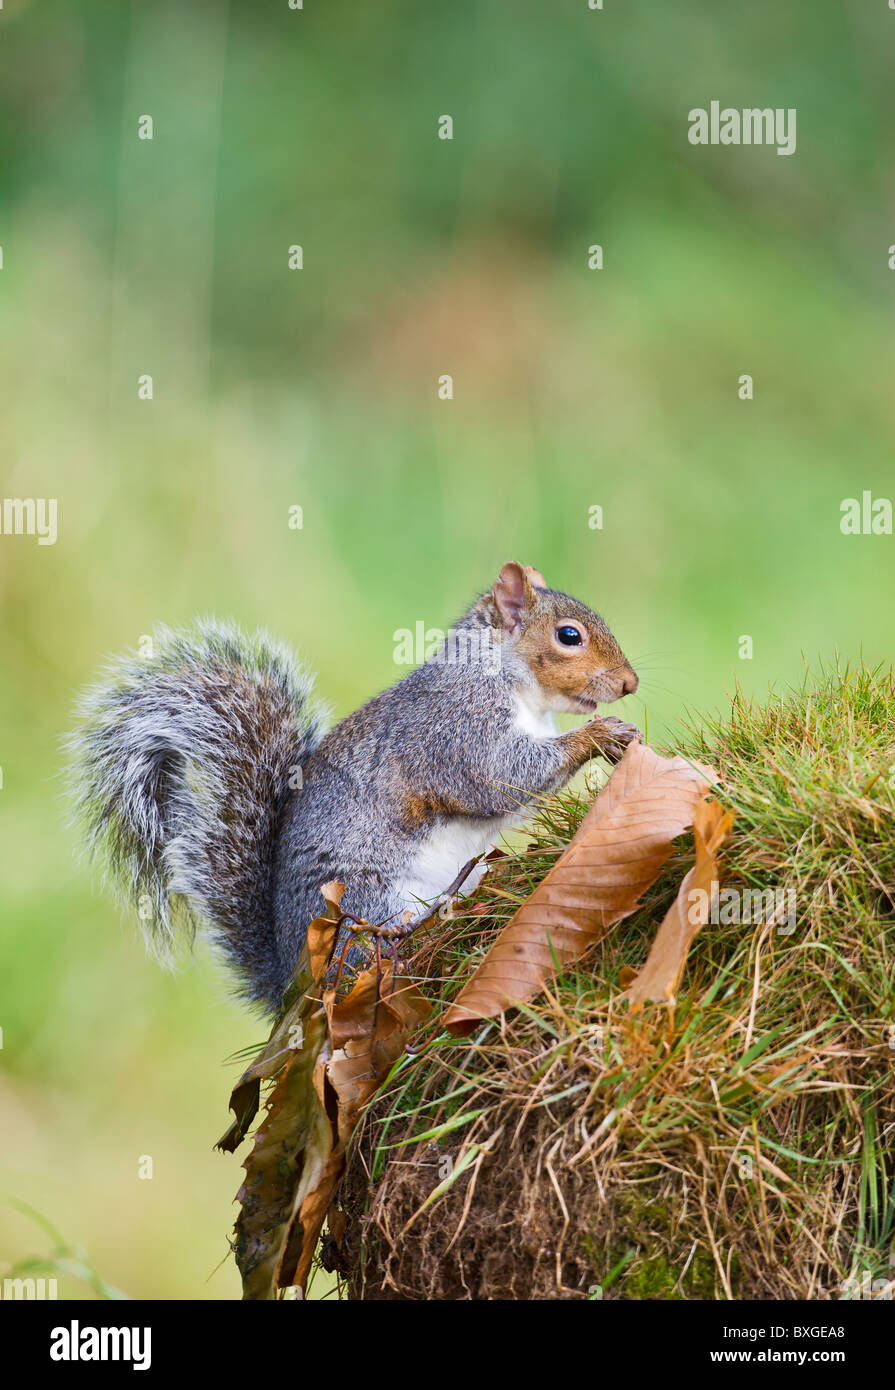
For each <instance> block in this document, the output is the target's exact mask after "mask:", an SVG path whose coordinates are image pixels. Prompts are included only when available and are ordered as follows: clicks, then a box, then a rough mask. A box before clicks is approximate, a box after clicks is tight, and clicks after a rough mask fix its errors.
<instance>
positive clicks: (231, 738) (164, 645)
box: [69, 619, 324, 1005]
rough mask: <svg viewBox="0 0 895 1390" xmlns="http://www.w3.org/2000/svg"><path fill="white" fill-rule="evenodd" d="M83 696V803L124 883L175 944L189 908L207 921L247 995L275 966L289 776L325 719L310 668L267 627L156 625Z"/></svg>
mask: <svg viewBox="0 0 895 1390" xmlns="http://www.w3.org/2000/svg"><path fill="white" fill-rule="evenodd" d="M153 647H154V655H153V656H152V657H150V658H141V657H139V656H130V657H127V658H125V659H123V660H121V661H118V662H115V663H114V664H113V665H111V666H110V668H109V670H108V672H107V674H106V677H105V679H104V680H103V681H102V682H101V683H100V684H98V685H97V686H95V687H94V688H93V689H91V690H88V691H87V692H86V693H85V694H84V695H83V696H82V697H81V699H80V701H79V704H78V714H79V727H78V729H77V731H76V733H75V734H74V735H73V736H72V737H71V739H70V740H69V749H70V753H71V778H70V780H71V784H72V789H73V798H74V802H75V808H76V811H77V812H78V814H79V818H80V819H81V821H82V822H83V824H84V826H85V829H86V832H87V837H88V844H89V848H90V849H91V850H92V851H93V853H94V854H95V855H96V856H97V857H98V858H99V859H100V861H101V862H103V863H104V864H105V866H106V867H107V869H108V870H109V873H110V877H111V878H112V879H113V880H114V882H115V884H116V886H117V888H118V889H119V891H120V893H121V895H122V897H123V898H124V899H125V900H127V901H128V902H130V903H132V904H134V905H137V906H138V907H139V906H141V905H142V904H146V905H147V906H148V911H149V916H148V918H147V917H146V916H145V909H144V912H142V913H141V917H143V920H144V926H145V930H146V934H147V938H148V939H149V943H150V944H151V945H152V946H154V947H155V948H156V950H157V951H159V952H160V953H161V954H162V955H168V954H169V953H170V947H171V944H172V942H173V940H174V937H175V928H176V926H177V924H178V919H180V922H181V925H184V926H186V928H187V930H188V932H189V933H190V934H192V933H193V932H194V931H195V928H196V926H197V925H198V924H199V923H200V922H202V923H205V924H207V925H208V926H209V927H210V934H211V937H212V940H213V941H214V942H215V944H216V945H219V946H220V947H221V948H222V950H223V952H224V953H225V955H226V956H227V957H228V958H229V960H230V962H231V963H232V964H233V965H234V966H235V968H236V972H237V975H238V976H239V978H240V982H241V986H242V993H243V994H244V995H245V997H247V998H248V999H250V1000H253V1001H257V1002H262V1003H264V1004H265V1005H267V1004H269V1003H270V981H271V979H272V978H277V979H278V978H279V976H280V965H279V956H278V953H277V950H276V942H275V941H274V940H273V939H272V937H271V932H270V915H269V902H270V891H271V883H270V877H271V866H272V864H273V857H274V847H275V843H276V837H277V833H278V828H279V820H280V816H281V813H282V810H283V806H284V804H285V802H286V800H287V798H288V796H289V794H290V786H289V779H290V776H292V775H293V773H294V772H295V770H296V769H297V768H299V767H300V766H301V764H302V763H303V762H304V760H305V759H306V758H307V757H308V755H309V754H310V753H311V752H312V750H313V749H314V748H315V746H316V745H317V743H318V742H319V740H320V738H321V737H322V734H323V730H324V723H323V717H322V711H321V709H320V707H319V705H318V704H317V703H316V702H315V701H314V700H313V698H312V695H311V690H312V685H313V682H312V680H311V679H310V677H308V676H307V675H306V674H304V673H303V672H302V671H300V670H299V669H298V668H297V667H296V666H295V663H294V661H293V660H292V658H291V656H290V655H289V653H288V652H287V650H286V649H285V647H283V646H281V645H280V644H279V643H277V642H275V641H273V640H272V639H271V638H269V637H268V636H267V635H266V634H264V633H259V634H257V635H256V636H255V637H253V638H252V639H248V638H247V637H246V636H245V635H244V634H243V633H241V632H240V631H239V629H238V628H236V627H234V626H232V625H229V624H225V623H218V622H216V621H215V620H214V619H208V620H206V621H204V622H201V623H199V624H198V625H197V627H196V629H195V631H193V632H190V633H187V632H171V631H169V630H167V629H165V628H160V629H159V630H158V631H157V632H156V633H155V634H154V637H153Z"/></svg>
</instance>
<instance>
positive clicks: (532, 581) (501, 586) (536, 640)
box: [491, 561, 638, 714]
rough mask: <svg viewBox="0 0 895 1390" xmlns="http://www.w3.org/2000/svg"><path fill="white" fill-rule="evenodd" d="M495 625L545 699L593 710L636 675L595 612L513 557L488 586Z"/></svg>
mask: <svg viewBox="0 0 895 1390" xmlns="http://www.w3.org/2000/svg"><path fill="white" fill-rule="evenodd" d="M491 598H492V600H493V604H494V614H495V619H496V622H497V625H498V626H499V627H501V628H502V629H503V631H504V632H505V633H506V635H507V636H508V637H509V638H510V639H511V640H512V642H513V650H514V652H515V654H516V655H518V656H520V657H521V658H522V659H523V660H524V661H525V663H526V665H527V666H528V667H529V669H530V671H531V672H532V674H533V676H534V677H535V679H536V681H537V683H538V685H539V686H540V688H541V691H542V693H543V695H544V702H545V705H546V706H547V707H548V708H550V709H554V710H564V711H566V712H568V713H572V714H593V713H594V712H595V711H596V707H597V704H598V703H600V704H611V702H612V701H613V700H618V699H620V698H621V697H622V696H623V695H630V694H633V692H634V691H635V690H636V689H637V685H638V681H637V676H636V675H635V674H634V671H633V670H632V668H631V665H630V663H629V662H628V660H627V658H626V657H625V655H624V653H623V651H622V649H621V647H620V646H619V645H618V643H617V642H616V640H615V638H614V637H613V635H612V633H611V632H610V631H609V628H608V627H607V626H606V624H605V623H604V621H603V619H602V618H601V617H600V616H599V614H597V613H594V612H593V611H592V610H591V609H590V608H588V607H587V605H586V604H583V603H580V602H579V601H578V599H575V598H570V597H569V595H568V594H563V593H559V592H558V591H557V590H554V589H548V588H547V585H546V583H545V581H544V579H543V576H542V575H541V574H540V573H539V572H538V570H535V569H532V568H531V567H530V566H523V565H518V564H516V563H515V562H514V561H511V562H510V563H509V564H506V565H504V567H503V569H502V570H501V571H500V574H499V575H498V577H497V582H496V583H495V585H494V588H493V590H492V591H491Z"/></svg>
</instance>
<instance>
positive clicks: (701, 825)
mask: <svg viewBox="0 0 895 1390" xmlns="http://www.w3.org/2000/svg"><path fill="white" fill-rule="evenodd" d="M733 819H734V815H733V811H725V810H724V809H723V807H722V806H721V805H719V803H718V802H717V801H706V802H703V803H702V804H701V805H700V806H697V808H696V813H695V815H694V817H693V837H694V840H695V843H696V863H695V864H694V865H693V868H692V869H691V870H690V871H689V873H688V874H686V876H685V877H684V880H683V882H682V883H681V886H680V888H679V889H678V894H677V897H676V898H675V900H674V902H673V903H672V904H671V907H670V908H669V909H668V912H667V913H666V914H665V919H664V921H663V922H662V925H661V926H660V928H659V930H658V931H657V933H656V936H655V939H654V941H653V944H652V946H651V947H650V952H649V955H648V956H647V958H646V964H645V965H644V967H643V969H642V970H641V971H640V974H639V975H638V976H637V978H636V979H635V980H634V982H633V984H631V985H630V987H629V989H628V999H629V1000H630V1001H631V1006H632V1008H634V1009H639V1008H641V1007H642V1005H643V1004H644V1003H645V1002H646V1001H647V1000H648V999H649V1000H653V1001H654V1002H657V1003H658V1002H665V1003H673V1001H674V995H675V992H676V990H677V987H678V985H679V984H680V979H681V975H682V974H683V971H684V964H685V962H686V959H687V952H688V951H689V949H690V943H691V942H692V940H693V938H694V936H695V935H696V933H697V932H698V931H699V929H700V927H704V926H705V924H706V922H707V921H708V916H709V910H710V904H711V892H712V885H713V884H716V883H717V882H718V860H717V858H716V856H717V852H718V849H719V847H720V846H721V844H722V843H723V842H724V840H725V839H726V838H727V836H728V834H729V832H730V827H731V825H732V824H733ZM691 895H692V896H691Z"/></svg>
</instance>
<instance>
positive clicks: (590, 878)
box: [444, 743, 717, 1034]
mask: <svg viewBox="0 0 895 1390" xmlns="http://www.w3.org/2000/svg"><path fill="white" fill-rule="evenodd" d="M716 780H717V774H716V773H715V771H714V769H713V768H710V767H704V766H701V765H699V764H692V763H689V762H687V761H686V760H685V759H684V758H663V757H661V756H660V755H659V754H658V753H654V752H653V751H652V749H650V748H647V747H646V746H645V745H643V744H640V743H632V744H630V745H629V747H628V748H627V750H626V751H625V754H624V757H623V758H622V760H621V762H620V763H619V764H618V766H617V767H616V769H615V771H614V772H613V774H612V776H611V777H610V779H609V781H608V782H607V783H606V786H605V787H604V788H603V790H602V791H601V792H600V795H599V796H598V797H597V799H596V801H595V802H594V804H593V806H592V807H591V808H590V810H589V811H588V813H587V815H586V816H585V817H584V819H583V821H582V822H581V825H580V826H579V828H578V831H577V832H576V834H575V836H574V838H573V839H572V841H571V843H570V844H569V847H568V849H567V850H566V852H565V853H564V854H563V856H562V857H561V858H560V859H559V860H558V861H557V863H556V864H555V865H554V866H553V868H552V869H551V870H550V872H549V873H548V874H547V876H546V877H545V878H544V880H543V881H542V883H540V884H539V886H538V887H537V888H536V889H535V891H534V893H532V895H531V897H530V898H528V899H527V901H526V902H524V903H523V904H522V906H521V907H520V908H519V909H518V911H517V912H516V914H515V915H514V916H513V917H512V918H511V920H510V921H509V922H508V923H507V925H506V927H504V929H503V931H502V932H501V933H500V935H499V936H498V938H497V940H496V941H495V942H494V945H493V946H492V947H491V950H490V951H489V952H488V954H487V956H486V957H485V959H484V960H483V961H482V962H481V964H480V965H479V966H478V968H477V969H476V971H475V972H474V974H473V975H472V977H471V979H470V980H469V981H468V983H467V984H466V985H465V986H464V988H463V989H462V990H461V991H460V994H459V995H458V996H457V998H456V1000H455V1001H454V1003H453V1004H452V1005H451V1007H450V1008H449V1009H448V1011H447V1013H446V1015H445V1020H444V1021H445V1025H446V1026H447V1027H448V1028H449V1029H450V1031H451V1032H452V1033H455V1034H464V1033H469V1032H471V1031H472V1029H473V1028H474V1027H475V1026H476V1024H477V1023H478V1022H479V1021H480V1020H481V1019H485V1018H492V1017H493V1016H494V1015H495V1014H498V1013H500V1012H502V1011H503V1010H504V1009H507V1008H510V1007H511V1006H512V1005H513V1004H516V1003H524V1002H527V1001H528V1000H530V999H532V998H534V997H535V995H537V994H538V992H539V991H540V990H541V988H542V986H543V984H544V982H545V981H546V980H548V979H549V978H550V976H552V975H553V974H554V973H555V970H556V967H557V965H558V966H560V967H562V966H564V965H567V964H569V963H570V962H572V961H575V960H578V959H579V958H580V957H581V956H582V955H583V954H584V953H585V951H586V950H587V949H588V947H589V946H591V945H592V944H593V943H594V942H595V941H597V940H598V939H599V938H600V937H601V936H602V935H603V934H604V933H605V932H606V931H607V929H608V928H609V927H610V926H612V925H613V924H614V923H616V922H619V921H621V919H622V918H623V917H627V916H629V915H630V913H632V912H633V911H634V910H635V909H636V907H637V906H638V904H639V902H640V898H641V896H642V894H643V893H644V892H645V891H646V889H647V888H649V886H650V885H651V884H652V883H653V882H655V879H656V877H657V875H658V873H659V871H660V869H661V868H662V865H663V864H664V863H665V861H666V860H667V858H668V856H669V855H670V853H671V847H672V842H673V841H674V839H675V837H676V836H678V835H679V834H681V832H682V831H683V830H685V829H686V828H687V826H689V825H691V824H692V821H693V815H694V811H695V809H696V807H697V806H698V805H699V803H700V802H701V801H702V800H703V799H704V797H705V796H706V794H707V793H708V790H709V786H710V784H711V783H712V782H714V781H716Z"/></svg>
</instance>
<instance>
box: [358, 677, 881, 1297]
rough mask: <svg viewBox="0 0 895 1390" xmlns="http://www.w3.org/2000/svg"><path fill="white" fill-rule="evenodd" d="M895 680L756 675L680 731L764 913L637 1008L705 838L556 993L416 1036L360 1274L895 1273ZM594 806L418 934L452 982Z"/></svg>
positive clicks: (376, 1130) (653, 1289) (598, 1293)
mask: <svg viewBox="0 0 895 1390" xmlns="http://www.w3.org/2000/svg"><path fill="white" fill-rule="evenodd" d="M893 694H895V688H893V678H892V673H891V672H885V673H883V672H879V671H877V672H867V671H858V672H854V671H845V672H844V673H843V672H842V671H835V672H832V673H824V674H822V675H821V676H820V677H817V678H811V679H810V680H806V682H805V684H804V686H803V687H802V688H801V689H799V690H795V691H790V692H787V693H785V694H773V695H772V696H771V697H770V698H769V699H768V701H767V702H765V703H763V704H758V703H753V702H748V701H745V700H744V699H742V698H740V697H737V698H735V699H734V701H733V702H732V707H731V709H730V711H729V714H728V716H727V717H726V718H725V719H724V720H721V721H718V722H716V723H713V724H710V725H705V726H704V727H703V728H702V729H700V730H688V731H687V733H686V736H685V737H684V739H683V740H682V742H681V744H680V746H679V747H676V748H674V749H673V750H668V751H674V752H682V753H684V754H685V755H686V756H691V757H693V758H695V759H698V760H699V761H701V762H709V763H712V764H714V766H715V767H717V768H718V769H719V771H720V773H721V778H722V783H723V787H724V797H723V799H724V801H725V802H726V804H728V805H729V806H731V807H732V808H733V809H734V810H735V811H736V822H735V825H734V829H733V833H732V835H731V838H730V840H729V841H728V843H727V844H726V845H725V848H724V854H723V875H724V886H725V887H726V888H735V889H739V890H747V889H748V890H753V900H752V906H753V910H754V908H755V907H756V906H757V900H756V898H755V896H754V890H759V892H760V894H761V895H763V896H762V902H763V903H764V905H765V906H764V908H763V909H762V911H761V912H760V913H759V920H757V921H756V920H753V921H749V922H746V921H743V920H740V921H730V922H726V923H725V922H723V921H719V922H717V923H716V924H711V925H708V926H706V927H704V928H703V929H702V931H701V932H700V933H699V934H698V935H697V937H696V939H695V941H694V943H693V946H692V948H691V951H690V956H689V960H688V964H687V968H686V972H685V975H684V979H683V982H682V985H681V988H680V991H679V994H678V998H677V1002H676V1006H675V1008H674V1009H673V1010H671V1011H669V1010H668V1009H667V1008H665V1007H664V1006H658V1005H656V1006H649V1007H648V1008H647V1010H646V1011H645V1012H644V1013H642V1014H640V1015H637V1016H636V1017H632V1016H631V1014H630V1012H629V1009H628V1005H627V1003H626V1001H625V1000H624V998H623V991H622V989H621V986H620V985H619V972H620V970H621V969H622V968H623V967H625V966H628V967H633V968H634V969H637V968H639V967H640V966H641V965H642V964H643V962H644V960H645V958H646V954H647V950H648V948H649V944H650V942H651V940H652V937H653V935H654V933H655V930H656V927H657V925H658V923H659V922H660V921H661V919H662V916H663V915H664V913H665V911H666V909H667V908H668V906H669V905H670V903H671V901H672V899H673V897H674V894H675V892H676V890H677V887H678V885H679V883H680V880H681V878H682V876H683V874H684V872H685V871H686V869H687V867H688V866H689V862H690V859H691V845H690V843H689V837H683V839H682V841H681V842H680V844H679V845H678V846H676V848H675V851H674V853H673V855H672V858H671V860H670V861H669V863H668V865H667V866H666V868H665V870H664V871H663V873H662V875H661V877H660V879H659V880H658V882H657V883H656V885H655V886H654V888H653V889H652V890H651V891H650V893H649V894H648V897H647V900H646V901H644V903H643V905H642V907H641V908H640V909H639V910H638V912H637V914H636V915H635V916H633V917H631V918H628V919H627V920H626V921H624V922H622V923H621V924H620V925H619V926H617V927H615V928H614V929H613V930H612V931H611V932H610V933H609V934H608V935H607V936H606V937H605V938H604V939H603V941H601V942H600V943H599V944H598V946H597V947H596V948H595V949H594V950H593V952H592V953H591V954H590V955H589V956H588V957H587V958H586V959H585V960H584V961H582V962H580V963H579V964H578V966H577V967H576V968H575V969H573V970H570V971H567V972H566V973H565V974H564V975H562V976H561V977H560V978H558V979H556V980H554V981H553V982H552V984H551V987H550V989H549V991H548V992H547V993H545V994H544V995H543V996H542V997H541V998H540V999H539V1000H538V1001H537V1002H536V1003H535V1004H534V1005H533V1006H531V1007H529V1008H526V1009H525V1010H521V1011H517V1012H514V1013H512V1014H510V1015H508V1016H507V1017H506V1018H505V1020H503V1022H502V1024H501V1023H491V1024H488V1025H484V1026H483V1027H482V1028H481V1029H480V1030H479V1032H478V1033H477V1034H475V1035H474V1036H473V1037H472V1038H467V1039H465V1040H458V1039H456V1038H453V1037H451V1036H449V1035H448V1034H446V1033H444V1032H435V1033H434V1034H433V1033H432V1032H431V1031H430V1033H429V1035H427V1036H424V1037H421V1038H420V1039H417V1040H415V1046H416V1049H417V1050H416V1051H415V1052H413V1053H408V1054H407V1055H406V1056H405V1057H404V1058H402V1060H401V1061H400V1062H399V1064H398V1065H397V1067H396V1069H395V1070H394V1072H393V1074H392V1077H391V1079H390V1081H389V1083H388V1084H387V1086H386V1087H385V1088H384V1090H383V1093H382V1094H381V1095H380V1096H379V1097H378V1098H377V1100H376V1102H375V1103H374V1104H373V1105H372V1106H371V1107H370V1108H369V1110H368V1112H367V1114H366V1116H365V1119H364V1121H363V1123H362V1126H361V1128H360V1130H359V1131H358V1134H357V1136H356V1139H355V1143H354V1145H353V1149H352V1155H351V1159H350V1163H349V1169H348V1173H347V1175H346V1178H345V1182H344V1185H343V1192H342V1206H343V1210H344V1213H345V1216H346V1218H347V1230H346V1235H345V1239H344V1242H343V1247H342V1269H343V1280H344V1290H345V1292H346V1293H347V1295H348V1296H349V1297H351V1298H357V1299H361V1298H366V1299H384V1298H410V1299H492V1298H510V1299H541V1298H559V1299H586V1298H607V1299H613V1298H636V1299H712V1298H747V1299H748V1298H752V1299H755V1298H793V1299H818V1298H833V1299H835V1298H840V1297H843V1296H848V1295H849V1293H850V1292H853V1291H859V1292H863V1293H864V1295H865V1296H866V1294H867V1292H868V1291H869V1292H870V1293H872V1294H873V1295H874V1296H877V1297H882V1296H884V1295H885V1294H886V1293H887V1292H888V1294H889V1296H891V1293H892V1284H891V1282H890V1281H891V1280H892V1279H893V1277H895V1268H893V1264H892V1261H893V1252H895V1185H893V1169H895V1164H893V1160H892V1146H893V1140H895V1087H893V1067H895V834H893V828H895V790H893V788H895V737H893V725H892V715H893V709H895V701H893ZM585 808H586V802H584V801H582V800H579V799H577V798H575V797H573V796H570V795H565V796H562V797H559V798H555V799H552V800H551V801H549V802H548V803H546V804H545V805H544V807H543V809H542V813H541V815H540V818H539V820H538V822H537V823H536V824H535V826H534V827H533V830H532V842H531V844H530V845H529V847H528V848H527V849H525V850H523V851H522V852H520V853H518V854H512V855H506V856H504V857H502V858H498V859H496V860H495V861H494V863H493V865H492V872H491V873H490V874H489V875H488V877H487V879H486V880H485V882H484V883H483V885H482V887H481V888H480V889H479V891H478V892H477V894H476V895H475V897H474V898H473V899H472V900H471V901H470V902H468V903H466V904H464V907H463V911H462V915H457V916H455V917H454V918H452V919H451V920H450V921H449V922H447V923H446V924H444V925H443V926H442V927H441V928H440V929H439V931H438V933H437V934H436V933H434V932H433V933H430V935H429V937H428V938H427V939H426V940H425V941H423V942H421V943H420V947H419V949H418V952H417V955H416V957H415V958H414V960H413V961H412V962H411V966H410V969H411V973H412V974H414V975H415V976H416V977H418V978H419V979H420V981H421V985H422V988H423V989H424V990H425V991H426V992H427V993H428V994H429V996H430V997H432V998H433V999H438V1000H441V1001H443V1002H445V1003H446V1002H447V1001H449V1000H450V999H452V998H453V997H454V996H455V995H456V993H457V991H458V989H459V988H460V986H461V985H462V984H463V982H464V981H465V980H466V979H467V978H468V976H469V974H470V972H471V970H472V969H473V968H474V966H475V965H476V963H477V962H478V961H479V960H480V959H481V957H482V955H483V953H484V952H485V951H486V950H487V948H488V947H489V946H490V944H491V942H492V941H493V940H494V937H495V936H496V934H497V933H498V932H499V930H500V929H501V928H502V927H503V926H504V924H505V923H506V921H507V919H508V918H509V917H510V916H511V915H512V913H513V911H514V910H515V908H516V907H517V906H518V904H519V903H520V902H521V901H523V900H524V899H525V898H526V897H527V896H528V894H529V893H530V892H531V891H532V889H533V888H534V887H535V885H536V884H537V883H538V882H539V880H540V879H541V878H542V877H543V875H544V874H545V872H546V871H547V869H548V868H549V867H550V865H551V863H552V862H553V861H554V859H555V856H556V855H557V854H559V853H561V851H562V849H563V847H564V846H565V844H566V843H567V842H568V840H569V838H570V837H571V835H572V834H573V833H574V830H575V828H576V826H577V824H578V822H579V821H580V818H581V816H582V814H583V812H584V810H585ZM769 890H774V891H775V893H776V892H777V890H782V892H783V894H786V893H788V891H789V890H792V893H793V894H794V897H793V898H790V897H784V898H781V897H780V896H779V895H777V896H774V895H773V894H772V895H770V896H768V893H769ZM781 902H784V903H785V904H786V912H785V914H781V912H780V910H779V908H780V903H781ZM774 904H776V905H777V906H776V907H775V906H774ZM793 909H794V910H793ZM741 915H742V914H741Z"/></svg>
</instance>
